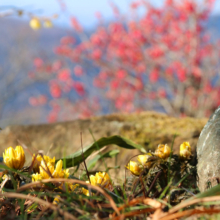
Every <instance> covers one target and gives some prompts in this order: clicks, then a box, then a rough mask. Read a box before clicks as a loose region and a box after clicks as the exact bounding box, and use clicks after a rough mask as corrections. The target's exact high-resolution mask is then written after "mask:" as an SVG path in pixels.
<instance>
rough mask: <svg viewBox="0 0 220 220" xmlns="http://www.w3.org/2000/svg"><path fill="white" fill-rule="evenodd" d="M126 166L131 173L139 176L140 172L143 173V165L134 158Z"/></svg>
mask: <svg viewBox="0 0 220 220" xmlns="http://www.w3.org/2000/svg"><path fill="white" fill-rule="evenodd" d="M126 168H127V169H128V170H130V171H131V173H132V174H134V175H136V176H139V175H140V173H141V171H142V168H141V166H140V165H139V164H138V163H137V162H135V161H132V160H131V161H130V162H129V163H128V165H127V166H126Z"/></svg>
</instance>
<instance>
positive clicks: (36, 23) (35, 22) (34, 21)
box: [29, 18, 41, 30]
mask: <svg viewBox="0 0 220 220" xmlns="http://www.w3.org/2000/svg"><path fill="white" fill-rule="evenodd" d="M29 25H30V27H31V28H32V29H34V30H37V29H40V28H41V23H40V20H39V19H38V18H32V19H31V20H30V22H29Z"/></svg>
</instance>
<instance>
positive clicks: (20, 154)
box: [3, 146, 25, 170]
mask: <svg viewBox="0 0 220 220" xmlns="http://www.w3.org/2000/svg"><path fill="white" fill-rule="evenodd" d="M3 159H4V163H5V164H6V165H7V166H8V167H10V168H13V169H16V170H19V169H21V168H22V167H23V166H24V163H25V154H24V150H23V148H22V147H21V146H17V147H16V148H15V150H14V149H13V148H12V147H9V148H7V149H6V150H5V153H3Z"/></svg>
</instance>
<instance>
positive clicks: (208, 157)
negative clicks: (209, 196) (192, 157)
mask: <svg viewBox="0 0 220 220" xmlns="http://www.w3.org/2000/svg"><path fill="white" fill-rule="evenodd" d="M197 157H198V165H197V172H198V187H199V189H200V191H202V192H203V191H205V190H206V189H207V188H209V187H213V186H215V185H217V184H219V183H220V181H219V180H220V107H218V109H217V110H216V111H215V112H214V113H213V115H212V116H211V117H210V119H209V121H208V122H207V124H206V125H205V127H204V128H203V130H202V132H201V134H200V137H199V140H198V143H197Z"/></svg>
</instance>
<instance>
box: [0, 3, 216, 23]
mask: <svg viewBox="0 0 220 220" xmlns="http://www.w3.org/2000/svg"><path fill="white" fill-rule="evenodd" d="M59 1H61V2H62V1H63V2H65V4H66V5H67V8H68V11H69V13H71V14H72V15H74V16H76V17H77V18H78V20H79V21H80V22H81V23H82V25H83V26H85V27H91V26H93V25H94V24H95V23H96V21H97V20H96V18H95V13H96V12H97V11H100V12H102V14H103V16H104V18H106V19H107V20H109V19H111V18H112V17H113V13H112V9H111V7H110V6H109V2H114V3H115V4H116V5H117V6H118V7H119V9H120V11H122V12H123V13H125V12H127V11H128V8H129V2H131V0H114V1H112V0H0V7H2V6H10V5H12V6H16V7H19V8H22V9H25V10H27V11H30V12H34V11H35V13H36V14H39V15H45V16H50V15H52V14H54V13H57V14H59V15H60V16H59V18H58V19H57V20H56V21H54V22H55V24H59V25H64V26H66V25H68V24H69V20H68V16H66V14H64V13H61V9H60V6H59V3H58V2H59ZM179 1H181V0H179ZM198 1H201V0H198ZM151 2H153V4H154V5H157V6H160V5H162V4H163V2H164V0H154V1H151ZM213 13H215V14H216V13H217V14H220V1H219V0H216V4H215V7H214V11H213Z"/></svg>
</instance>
